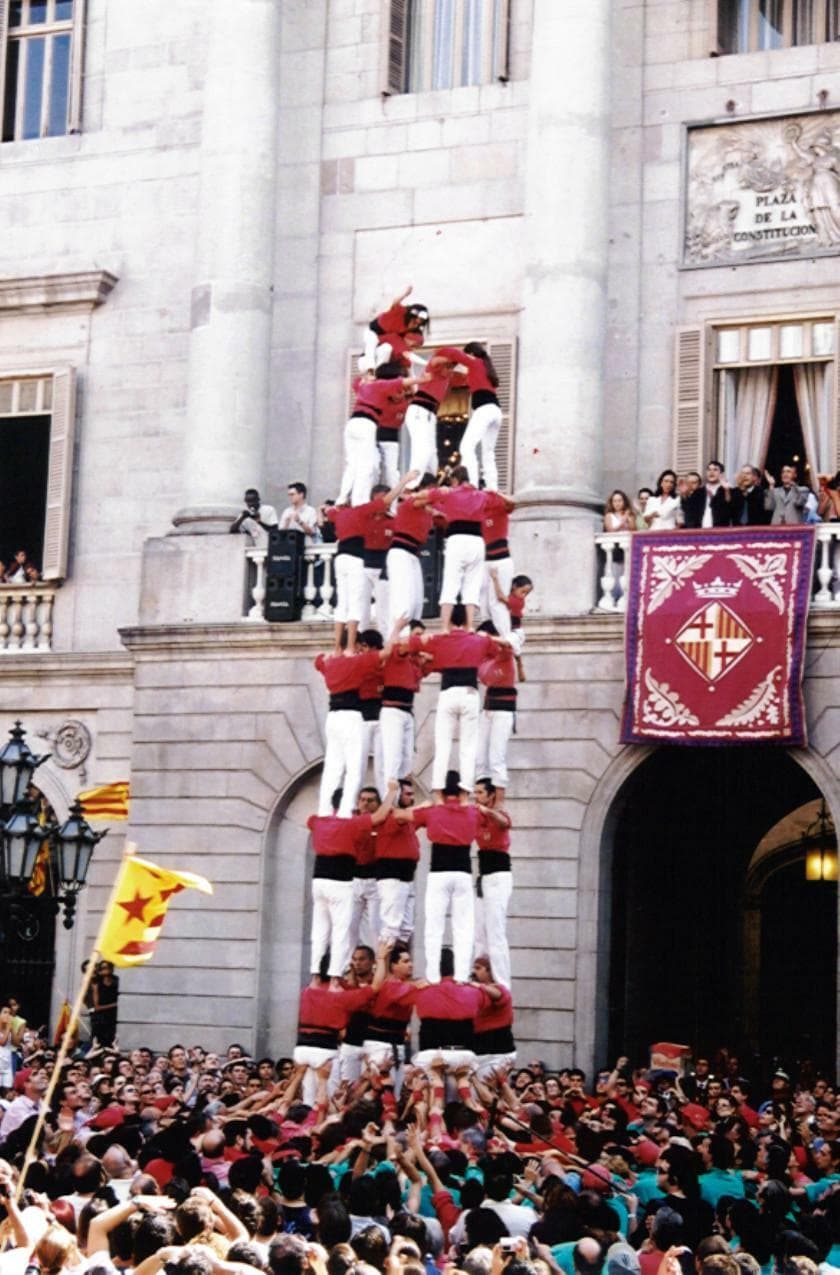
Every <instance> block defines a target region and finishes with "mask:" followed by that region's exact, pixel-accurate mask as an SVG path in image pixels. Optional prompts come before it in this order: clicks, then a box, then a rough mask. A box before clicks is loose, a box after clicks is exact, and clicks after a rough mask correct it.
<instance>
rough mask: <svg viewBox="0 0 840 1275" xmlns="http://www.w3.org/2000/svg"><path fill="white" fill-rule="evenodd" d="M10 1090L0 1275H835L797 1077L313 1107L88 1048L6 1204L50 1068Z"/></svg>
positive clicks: (471, 1085)
mask: <svg viewBox="0 0 840 1275" xmlns="http://www.w3.org/2000/svg"><path fill="white" fill-rule="evenodd" d="M17 1048H18V1050H19V1059H18V1069H17V1074H16V1076H15V1079H14V1082H13V1085H12V1086H11V1087H6V1088H0V1094H2V1095H3V1097H2V1099H1V1100H0V1103H2V1107H3V1108H4V1111H3V1114H2V1121H0V1212H1V1213H2V1214H3V1215H4V1216H3V1220H2V1222H0V1247H1V1251H0V1272H2V1273H3V1275H5V1273H6V1272H9V1273H10V1275H11V1272H17V1271H20V1272H24V1271H27V1272H29V1273H30V1275H35V1272H43V1273H44V1275H59V1272H64V1271H66V1272H77V1271H78V1272H81V1271H83V1270H87V1271H92V1272H96V1275H115V1273H116V1272H124V1271H128V1272H136V1273H137V1275H156V1272H158V1271H159V1270H161V1269H163V1270H165V1271H166V1272H167V1275H176V1273H177V1272H183V1273H184V1275H213V1273H214V1272H217V1273H219V1275H248V1273H249V1272H250V1271H253V1270H257V1271H263V1272H271V1275H307V1273H308V1272H312V1275H347V1273H348V1272H352V1273H353V1275H377V1272H380V1273H382V1275H432V1272H433V1270H434V1269H435V1268H437V1269H439V1270H444V1271H447V1272H460V1271H463V1272H465V1275H502V1272H504V1275H600V1272H602V1271H603V1272H605V1275H692V1273H694V1275H739V1273H741V1272H743V1273H744V1275H759V1272H765V1273H770V1272H776V1273H777V1275H816V1273H817V1272H818V1271H819V1272H821V1275H831V1272H832V1270H833V1268H835V1267H838V1266H840V1140H838V1135H840V1127H838V1126H840V1107H839V1104H838V1098H837V1094H836V1092H835V1089H834V1086H833V1084H831V1083H830V1082H829V1081H828V1080H827V1079H826V1078H823V1077H820V1076H818V1075H815V1074H814V1073H813V1071H809V1070H808V1069H803V1070H802V1072H801V1074H799V1075H798V1076H797V1077H796V1078H795V1080H791V1078H790V1077H789V1076H788V1075H787V1074H785V1073H784V1072H783V1071H777V1072H776V1073H775V1075H774V1076H773V1077H772V1080H771V1081H769V1083H768V1084H767V1085H766V1086H765V1087H761V1086H758V1085H756V1086H751V1085H750V1083H749V1081H748V1080H747V1079H745V1078H744V1077H743V1076H742V1075H741V1074H740V1071H741V1068H740V1064H739V1062H738V1060H737V1059H735V1058H727V1057H726V1056H722V1057H720V1058H718V1059H717V1060H716V1061H715V1066H714V1071H713V1068H712V1067H710V1064H709V1061H708V1060H707V1059H698V1060H697V1062H696V1064H695V1067H694V1070H693V1071H692V1072H690V1073H689V1074H688V1075H686V1076H683V1077H679V1076H677V1075H675V1074H674V1073H673V1072H669V1071H661V1070H656V1071H655V1070H652V1069H650V1068H644V1067H641V1068H634V1067H632V1066H631V1065H630V1063H629V1062H628V1060H627V1059H626V1058H620V1059H619V1060H618V1061H617V1063H616V1065H615V1067H614V1068H612V1069H611V1070H610V1069H604V1070H603V1071H601V1072H599V1073H597V1074H596V1076H595V1077H594V1078H593V1079H592V1081H591V1083H590V1082H588V1081H587V1077H586V1076H585V1075H584V1073H583V1072H582V1071H580V1070H579V1069H577V1068H574V1067H572V1068H562V1069H560V1070H558V1071H554V1072H550V1071H547V1070H546V1068H545V1067H544V1065H543V1064H542V1063H540V1062H536V1061H531V1062H528V1063H527V1065H525V1066H520V1065H517V1066H512V1067H511V1066H504V1067H500V1068H499V1069H498V1070H496V1071H494V1072H492V1073H490V1074H483V1075H481V1078H480V1079H478V1078H477V1075H476V1073H473V1074H472V1075H470V1073H469V1070H468V1068H455V1069H454V1070H451V1071H450V1072H449V1074H446V1072H445V1071H444V1069H443V1067H442V1065H436V1064H435V1063H434V1062H433V1064H432V1065H431V1066H430V1067H429V1068H427V1069H426V1070H418V1069H414V1070H412V1069H411V1068H409V1070H408V1071H407V1074H406V1078H405V1082H404V1084H403V1087H402V1090H401V1093H400V1094H399V1095H396V1094H395V1092H394V1090H393V1089H392V1088H391V1081H390V1077H389V1072H388V1069H387V1068H385V1069H382V1070H379V1069H377V1068H371V1069H368V1070H367V1071H366V1072H365V1073H364V1074H363V1075H362V1076H361V1078H360V1079H359V1080H358V1081H355V1082H352V1083H349V1082H345V1083H340V1084H338V1085H337V1086H333V1084H332V1083H331V1081H330V1077H329V1075H328V1074H327V1072H328V1068H325V1069H323V1070H322V1072H321V1073H320V1075H319V1078H318V1086H317V1092H316V1094H315V1096H314V1101H313V1103H312V1104H311V1105H307V1104H304V1103H303V1102H302V1101H301V1097H300V1084H301V1078H302V1069H301V1068H296V1067H295V1066H294V1064H293V1062H292V1060H291V1059H289V1058H281V1059H278V1060H274V1059H272V1058H261V1059H258V1060H254V1059H250V1058H247V1057H246V1056H245V1052H244V1050H243V1049H242V1048H241V1046H239V1045H236V1044H233V1045H231V1046H230V1047H229V1048H228V1050H227V1051H226V1053H225V1054H224V1055H219V1054H214V1053H210V1052H207V1051H205V1050H204V1049H203V1048H201V1047H199V1046H195V1047H192V1048H189V1049H186V1048H184V1047H183V1046H182V1045H180V1044H176V1045H173V1046H172V1048H170V1049H169V1050H168V1051H167V1052H166V1053H164V1054H161V1053H157V1054H156V1053H154V1052H153V1051H152V1050H150V1049H144V1048H138V1049H132V1050H130V1051H120V1050H119V1049H118V1048H117V1047H116V1046H115V1047H113V1048H110V1049H105V1048H103V1047H102V1046H100V1045H99V1044H98V1043H97V1042H96V1041H94V1042H93V1044H92V1045H91V1046H89V1047H81V1048H80V1049H78V1050H77V1051H76V1054H75V1055H74V1056H73V1057H71V1058H70V1059H69V1060H68V1062H67V1064H66V1066H65V1067H64V1069H63V1072H62V1075H61V1078H60V1081H59V1083H58V1086H57V1088H56V1090H55V1094H54V1098H53V1101H52V1107H51V1111H50V1114H49V1117H48V1120H47V1122H46V1127H45V1131H44V1135H43V1137H42V1139H41V1143H40V1145H39V1147H38V1148H37V1155H36V1157H35V1159H34V1161H33V1162H32V1163H31V1165H30V1167H29V1168H28V1170H27V1172H26V1178H25V1181H23V1182H21V1181H20V1180H19V1177H20V1171H21V1167H22V1164H23V1158H24V1152H25V1148H26V1146H27V1143H28V1141H29V1138H30V1134H31V1130H32V1126H33V1123H34V1119H35V1113H36V1111H37V1109H38V1106H39V1103H40V1101H41V1098H42V1095H43V1093H44V1091H45V1089H46V1086H47V1079H48V1071H47V1068H48V1067H49V1066H50V1064H51V1059H52V1057H53V1051H51V1050H50V1049H49V1048H48V1047H47V1045H46V1043H45V1041H44V1039H43V1038H42V1037H39V1036H38V1035H37V1034H36V1033H35V1032H33V1031H31V1030H29V1029H28V1028H27V1029H26V1030H25V1031H24V1032H23V1033H22V1035H21V1037H20V1039H19V1041H18V1045H17Z"/></svg>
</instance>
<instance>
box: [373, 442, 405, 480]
mask: <svg viewBox="0 0 840 1275" xmlns="http://www.w3.org/2000/svg"><path fill="white" fill-rule="evenodd" d="M378 446H379V451H380V453H381V455H382V466H381V481H382V482H383V483H386V484H387V486H388V487H389V488H390V487H396V485H397V483H398V482H399V481H400V445H399V443H398V442H396V443H390V442H388V443H384V442H383V443H379V444H378Z"/></svg>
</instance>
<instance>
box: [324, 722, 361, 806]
mask: <svg viewBox="0 0 840 1275" xmlns="http://www.w3.org/2000/svg"><path fill="white" fill-rule="evenodd" d="M324 734H325V737H326V738H325V746H324V769H323V771H322V772H321V792H320V795H319V798H318V814H319V815H331V814H332V812H333V808H332V795H333V793H334V792H335V790H336V788H343V790H344V791H343V793H342V797H341V805H340V806H339V808H338V813H339V815H340V816H341V818H342V819H349V818H350V816H351V815H352V813H353V807H354V806H355V805H356V798H357V797H358V795H359V789H360V788H361V786H362V775H363V774H364V765H365V723H364V722H363V721H362V715H361V713H359V712H355V711H353V710H352V709H347V708H341V709H334V710H332V711H331V712H329V713H327V721H326V726H325V729H324Z"/></svg>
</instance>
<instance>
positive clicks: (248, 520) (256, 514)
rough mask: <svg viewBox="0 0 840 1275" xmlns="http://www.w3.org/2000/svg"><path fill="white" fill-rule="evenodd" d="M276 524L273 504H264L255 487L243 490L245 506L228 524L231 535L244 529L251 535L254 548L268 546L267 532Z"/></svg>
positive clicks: (275, 511)
mask: <svg viewBox="0 0 840 1275" xmlns="http://www.w3.org/2000/svg"><path fill="white" fill-rule="evenodd" d="M276 526H277V510H276V509H275V508H274V506H273V505H264V504H263V503H262V502H261V500H260V493H259V492H258V491H257V489H256V488H255V487H249V488H248V490H247V491H246V492H245V508H244V509H243V510H242V513H241V514H240V515H239V517H238V518H236V519H235V520H234V521H233V522H232V523H231V525H230V528H229V530H230V533H231V535H236V534H237V532H240V531H244V532H246V533H247V534H248V535H249V536H250V537H251V540H252V541H253V544H254V547H255V548H257V549H265V548H266V547H267V546H268V533H269V531H270V530H271V528H272V527H276Z"/></svg>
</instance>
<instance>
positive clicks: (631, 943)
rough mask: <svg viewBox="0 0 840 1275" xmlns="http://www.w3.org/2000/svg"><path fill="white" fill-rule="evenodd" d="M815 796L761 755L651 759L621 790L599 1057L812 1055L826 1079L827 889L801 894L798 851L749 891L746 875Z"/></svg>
mask: <svg viewBox="0 0 840 1275" xmlns="http://www.w3.org/2000/svg"><path fill="white" fill-rule="evenodd" d="M820 797H821V793H820V791H819V789H818V788H817V786H816V784H815V783H814V781H813V779H812V778H811V777H810V776H809V775H808V774H807V773H806V772H805V770H804V769H802V767H801V766H799V765H798V764H797V762H796V761H795V760H794V759H793V757H792V756H791V755H790V754H789V753H786V752H783V751H780V750H779V751H777V750H773V749H766V748H755V749H753V748H743V749H741V748H737V749H736V748H720V749H717V748H709V749H696V750H694V749H676V748H670V749H669V748H663V749H659V750H658V751H656V752H654V753H652V754H651V755H650V756H648V757H647V758H646V759H645V760H644V761H643V762H642V763H641V764H640V765H639V766H638V767H637V769H636V770H635V771H634V772H633V773H632V775H631V776H630V777H629V778H628V779H627V780H626V781H625V783H624V784H623V786H622V788H621V789H620V791H619V793H618V795H617V797H616V799H615V801H614V803H613V806H612V810H611V812H610V813H611V818H610V819H609V820H608V821H607V827H608V828H609V830H610V832H609V834H608V833H606V832H605V836H607V835H609V836H610V840H611V847H610V848H611V851H612V866H611V873H612V882H611V890H610V891H609V897H610V898H611V906H610V908H609V913H610V915H609V916H608V917H605V923H606V924H607V925H608V927H609V935H610V961H609V977H608V1007H607V1017H608V1023H607V1037H608V1041H609V1050H610V1055H609V1056H610V1057H615V1056H616V1055H617V1054H618V1053H624V1052H627V1053H630V1054H631V1055H633V1056H634V1057H644V1056H645V1054H646V1053H647V1050H648V1047H649V1045H650V1044H651V1043H652V1042H654V1041H656V1040H663V1039H665V1040H674V1041H680V1042H682V1043H685V1044H688V1045H690V1046H691V1047H692V1049H693V1050H695V1051H698V1050H700V1051H702V1052H704V1053H705V1052H707V1051H709V1050H713V1049H714V1048H715V1047H717V1046H719V1045H724V1044H725V1045H728V1046H729V1047H730V1048H733V1049H735V1050H736V1051H739V1054H740V1055H741V1056H742V1057H743V1056H753V1055H755V1054H760V1055H761V1059H762V1063H763V1065H769V1063H770V1061H771V1059H772V1057H773V1056H780V1057H783V1058H784V1059H785V1061H786V1062H788V1063H789V1064H790V1065H793V1064H794V1063H795V1061H796V1060H797V1059H798V1058H800V1057H801V1056H803V1053H804V1054H807V1055H808V1056H812V1055H814V1054H815V1053H819V1057H817V1058H816V1059H815V1060H816V1061H817V1062H818V1063H820V1064H822V1065H824V1066H828V1067H831V1068H833V1066H834V1039H835V1021H836V1006H835V1000H836V982H837V979H836V966H837V920H836V918H837V885H836V882H823V883H819V884H820V886H825V887H826V888H825V889H823V890H822V893H821V895H820V900H819V901H818V900H817V894H816V892H815V893H812V894H809V893H808V891H807V888H806V887H807V886H810V885H813V884H814V883H812V882H806V881H805V873H804V852H802V851H801V850H799V849H798V847H797V846H796V845H794V847H793V850H792V852H791V854H789V855H788V857H787V858H784V857H782V858H777V859H776V861H775V866H774V867H773V870H772V871H770V870H766V871H764V872H763V873H762V874H760V875H761V880H760V881H759V880H758V878H757V877H756V874H755V872H753V873H752V874H751V872H750V868H751V864H753V861H754V857H755V854H756V850H757V848H758V847H759V845H760V844H761V843H762V840H763V839H764V838H765V837H766V836H767V834H768V832H769V831H770V830H771V829H773V828H774V827H775V826H776V825H777V824H780V823H783V822H784V820H785V819H786V818H787V817H789V816H790V815H791V813H792V812H795V811H797V810H798V809H799V808H800V807H804V806H806V805H807V804H808V803H815V802H817V801H818V800H819V799H820ZM605 848H606V847H605ZM767 865H768V868H769V866H770V865H769V861H767ZM756 889H758V893H757V894H756ZM816 910H819V914H820V917H822V918H823V921H824V923H821V924H820V925H818V926H817V925H814V926H812V924H811V920H812V916H815V915H816ZM750 915H752V920H753V926H752V929H750V926H749V925H748V924H745V918H746V919H747V920H748V919H749V917H750ZM832 918H833V922H832ZM806 948H807V951H806V950H805V949H806ZM791 969H795V970H796V971H798V975H799V993H798V996H799V999H798V1001H797V1006H798V1009H797V1013H796V1014H793V1013H791V1012H789V1010H788V1011H787V1012H786V1010H785V1006H788V1007H789V1006H790V1005H791V1003H792V999H793V998H794V997H795V996H796V991H795V987H794V984H793V982H792V979H793V978H794V977H795V975H793V974H792V973H791V974H790V975H788V973H787V971H789V970H791ZM782 970H784V971H785V974H784V976H783V975H782V973H781V971H782ZM816 1020H819V1024H820V1025H819V1029H818V1030H814V1031H809V1030H807V1024H809V1023H811V1022H812V1021H814V1022H816Z"/></svg>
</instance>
